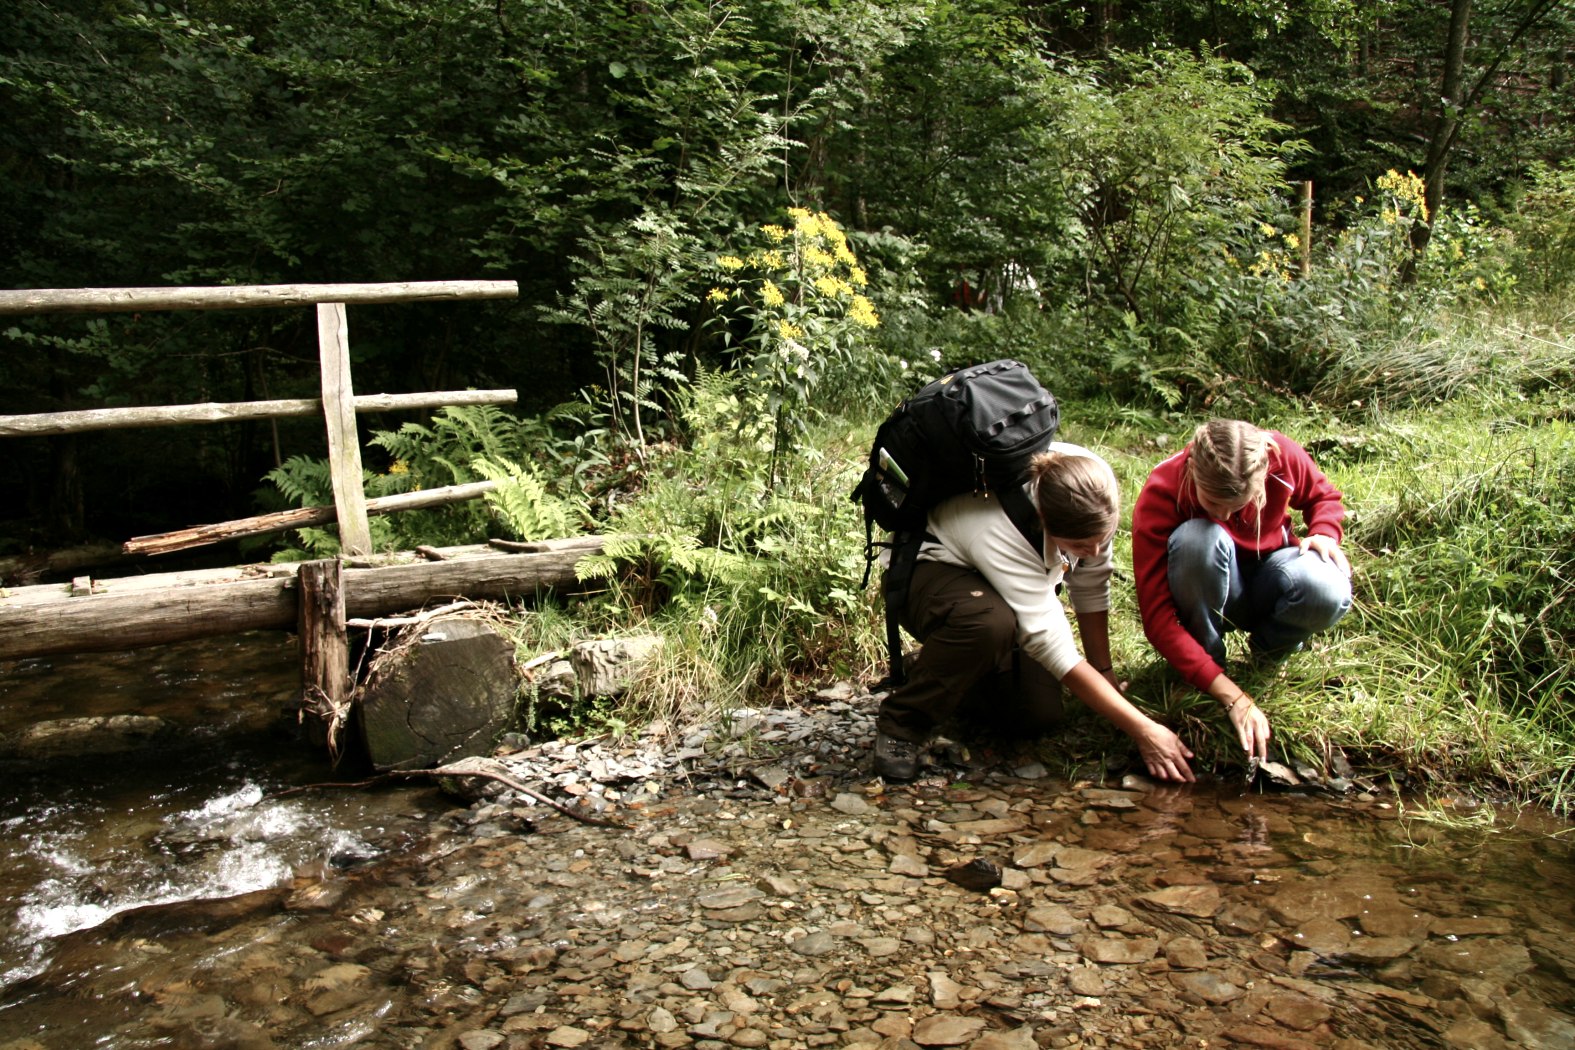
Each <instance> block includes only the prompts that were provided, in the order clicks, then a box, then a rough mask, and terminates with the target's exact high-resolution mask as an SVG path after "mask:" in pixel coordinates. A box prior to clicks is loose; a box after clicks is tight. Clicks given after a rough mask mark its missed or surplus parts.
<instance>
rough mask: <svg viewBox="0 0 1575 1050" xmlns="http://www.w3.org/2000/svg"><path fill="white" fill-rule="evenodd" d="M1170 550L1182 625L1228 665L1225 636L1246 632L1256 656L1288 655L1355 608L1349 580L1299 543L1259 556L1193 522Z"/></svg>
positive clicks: (1217, 529)
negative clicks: (1302, 547) (1232, 632)
mask: <svg viewBox="0 0 1575 1050" xmlns="http://www.w3.org/2000/svg"><path fill="white" fill-rule="evenodd" d="M1168 550H1169V559H1170V560H1169V578H1170V594H1171V597H1172V598H1173V599H1174V600H1175V603H1176V611H1177V613H1179V614H1180V618H1181V625H1182V626H1183V627H1185V628H1186V629H1187V633H1188V634H1190V635H1192V637H1193V638H1196V639H1197V641H1198V644H1199V645H1201V646H1203V648H1204V649H1205V650H1207V651H1208V654H1209V655H1210V656H1212V657H1213V658H1214V662H1215V663H1217V664H1219V665H1220V666H1222V667H1223V666H1224V664H1225V632H1226V631H1246V632H1247V634H1248V637H1249V638H1250V639H1251V644H1252V650H1253V652H1255V653H1261V654H1263V655H1265V656H1270V657H1274V656H1284V655H1286V654H1287V653H1293V652H1295V651H1296V650H1298V649H1300V648H1301V647H1302V645H1303V643H1305V642H1306V641H1307V639H1308V638H1310V637H1312V636H1313V635H1314V634H1317V633H1318V632H1319V631H1326V630H1328V629H1329V628H1330V627H1333V626H1334V625H1335V624H1336V623H1338V622H1339V620H1340V617H1342V616H1344V615H1345V614H1346V613H1347V612H1348V611H1349V610H1350V608H1351V580H1350V578H1349V577H1347V576H1346V575H1345V573H1343V572H1341V571H1340V570H1339V569H1338V568H1336V567H1335V566H1334V565H1333V564H1332V563H1330V562H1328V561H1325V560H1324V559H1323V558H1320V557H1319V556H1318V555H1316V554H1312V553H1308V554H1303V553H1302V552H1301V550H1300V549H1299V548H1297V547H1296V546H1295V545H1292V546H1289V547H1281V548H1280V549H1279V550H1277V551H1274V552H1272V553H1270V554H1268V555H1266V556H1264V557H1262V558H1259V557H1255V556H1253V555H1250V554H1246V553H1244V552H1242V551H1238V550H1237V549H1236V543H1235V541H1234V540H1232V539H1231V538H1230V534H1229V533H1227V532H1226V531H1225V529H1224V528H1223V527H1221V526H1219V525H1217V524H1215V523H1214V522H1212V521H1209V520H1208V519H1206V518H1193V519H1191V520H1190V521H1185V522H1182V524H1181V525H1180V526H1179V527H1178V528H1177V529H1176V531H1175V532H1172V533H1171V534H1170V543H1169V545H1168Z"/></svg>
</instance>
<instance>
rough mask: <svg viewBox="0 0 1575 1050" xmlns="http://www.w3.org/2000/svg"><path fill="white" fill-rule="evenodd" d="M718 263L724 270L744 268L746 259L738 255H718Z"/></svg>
mask: <svg viewBox="0 0 1575 1050" xmlns="http://www.w3.org/2000/svg"><path fill="white" fill-rule="evenodd" d="M716 264H717V265H718V266H720V267H721V268H722V269H724V270H742V269H743V268H744V260H742V259H740V258H739V257H738V256H736V255H718V256H717V257H716Z"/></svg>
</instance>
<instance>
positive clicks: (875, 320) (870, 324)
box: [848, 295, 880, 328]
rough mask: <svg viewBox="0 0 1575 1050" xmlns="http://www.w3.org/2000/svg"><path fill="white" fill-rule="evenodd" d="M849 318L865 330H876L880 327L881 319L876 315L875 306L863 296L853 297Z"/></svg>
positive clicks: (849, 308)
mask: <svg viewBox="0 0 1575 1050" xmlns="http://www.w3.org/2000/svg"><path fill="white" fill-rule="evenodd" d="M848 318H849V319H850V320H852V321H853V323H854V324H856V325H860V326H862V327H864V328H876V327H879V325H880V317H878V316H877V315H876V313H875V304H874V303H872V302H870V301H869V300H868V299H866V298H865V297H864V296H862V295H855V296H854V297H853V305H851V306H849V307H848Z"/></svg>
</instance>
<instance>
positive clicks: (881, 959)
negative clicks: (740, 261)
mask: <svg viewBox="0 0 1575 1050" xmlns="http://www.w3.org/2000/svg"><path fill="white" fill-rule="evenodd" d="M221 666H222V667H224V668H225V670H224V671H223V672H215V671H214V668H217V667H221ZM293 676H294V666H293V649H290V648H289V647H287V646H284V645H283V643H281V642H277V641H268V640H262V639H253V640H251V641H249V642H247V643H246V644H244V645H225V646H220V645H211V644H201V645H194V646H191V647H187V648H179V649H175V650H172V651H166V652H164V653H163V654H162V655H160V656H158V657H143V658H132V657H130V656H115V657H111V658H85V657H84V658H81V659H80V660H79V661H65V662H59V663H57V664H56V665H54V666H53V667H48V668H46V667H42V666H37V665H29V666H24V667H20V668H18V667H12V668H9V669H5V673H4V674H0V717H3V718H4V719H5V720H6V722H7V724H8V726H14V725H15V724H18V723H19V722H21V721H25V719H26V718H28V717H38V714H39V713H40V712H42V713H43V715H44V716H45V717H48V718H51V719H61V718H67V717H74V716H79V715H81V714H82V713H83V712H84V711H86V712H90V713H94V714H107V713H110V712H112V711H119V712H125V711H131V712H136V713H139V714H156V715H158V716H159V717H166V718H168V719H170V720H172V721H174V720H177V718H178V717H184V718H185V719H186V720H187V721H188V723H189V724H188V725H187V726H186V727H185V728H183V729H182V730H180V732H179V733H178V734H177V737H178V738H179V739H180V740H182V741H183V743H182V745H181V746H179V747H174V748H169V747H160V748H157V749H153V750H139V751H133V752H131V753H128V754H125V755H119V756H108V757H99V758H92V759H75V760H72V759H55V760H53V761H50V762H48V763H46V764H12V765H10V766H8V767H7V768H8V770H9V774H8V775H7V777H6V780H5V786H4V789H3V796H4V797H3V799H0V856H3V857H4V858H5V863H4V865H3V866H0V900H3V904H0V1048H4V1050H11V1048H12V1047H15V1048H16V1050H21V1048H24V1047H25V1048H27V1050H36V1048H40V1047H41V1048H44V1050H63V1048H67V1047H73V1048H74V1047H84V1046H104V1047H145V1046H146V1047H153V1046H161V1047H163V1046H174V1047H212V1048H218V1047H244V1048H248V1050H267V1048H269V1047H301V1048H306V1047H311V1048H320V1047H340V1046H373V1047H384V1046H386V1047H451V1046H461V1047H464V1048H466V1050H478V1048H479V1050H490V1048H496V1047H502V1048H504V1050H524V1048H527V1047H543V1046H550V1047H573V1046H581V1045H584V1046H596V1047H599V1046H609V1047H625V1046H627V1047H649V1046H660V1047H682V1046H694V1047H697V1048H702V1050H723V1048H725V1047H730V1046H740V1047H749V1046H757V1047H768V1048H773V1050H796V1048H798V1047H822V1046H824V1047H858V1048H864V1050H874V1048H876V1047H903V1046H907V1047H911V1046H913V1045H915V1044H917V1045H919V1046H951V1045H956V1046H970V1047H975V1048H977V1050H984V1048H987V1047H988V1048H1000V1047H1019V1048H1021V1050H1028V1048H1029V1047H1067V1048H1071V1047H1132V1046H1144V1047H1170V1046H1186V1047H1197V1048H1202V1047H1217V1046H1260V1047H1275V1048H1279V1050H1312V1048H1313V1047H1319V1048H1323V1047H1335V1048H1338V1050H1356V1048H1357V1047H1372V1046H1377V1047H1406V1048H1409V1047H1419V1048H1420V1047H1438V1046H1444V1047H1461V1048H1466V1047H1469V1048H1472V1050H1500V1048H1502V1050H1515V1048H1522V1047H1525V1048H1558V1050H1568V1047H1570V1046H1572V1045H1575V841H1572V835H1571V833H1570V828H1569V827H1568V826H1567V825H1566V824H1564V823H1563V822H1560V821H1556V820H1552V819H1550V818H1548V817H1546V816H1545V815H1541V814H1538V813H1535V812H1528V813H1513V812H1509V811H1505V810H1502V809H1494V808H1492V807H1484V806H1474V805H1470V804H1466V803H1458V804H1452V805H1451V804H1434V805H1433V806H1432V807H1431V808H1430V809H1427V810H1423V809H1421V808H1420V807H1419V806H1418V805H1416V804H1414V803H1412V804H1406V803H1405V802H1403V801H1402V800H1399V799H1395V798H1392V797H1384V796H1345V797H1340V798H1335V797H1332V796H1303V795H1289V794H1259V793H1256V792H1249V791H1246V790H1244V789H1243V787H1242V785H1241V784H1239V783H1210V784H1200V785H1198V786H1196V787H1191V788H1186V789H1180V788H1159V789H1155V788H1154V787H1153V786H1152V785H1147V784H1143V783H1141V782H1132V783H1129V784H1126V785H1122V786H1114V785H1098V784H1086V783H1085V784H1065V783H1061V782H1057V781H1054V780H1052V779H1050V778H1048V777H1045V776H1043V774H1042V771H1039V772H1037V773H1035V772H1033V771H1031V770H1029V769H1027V768H1026V767H1021V766H1017V767H1012V768H1006V769H993V770H984V769H980V770H975V771H974V772H973V773H970V774H969V775H966V776H962V775H959V774H956V773H953V774H950V775H945V776H933V777H929V778H926V779H924V780H921V781H920V782H918V783H916V784H914V785H911V786H906V787H888V786H886V785H883V784H881V783H880V782H879V781H877V780H872V779H871V778H869V777H868V775H867V774H866V773H864V772H863V771H862V768H861V763H862V758H863V753H864V749H865V748H866V747H867V743H868V741H867V739H866V737H867V734H868V732H869V722H868V719H869V716H870V713H871V709H870V707H869V705H868V704H863V705H862V706H861V703H862V701H863V700H865V699H867V698H859V699H856V700H855V701H853V702H852V703H846V704H832V705H829V707H825V706H821V707H806V708H804V709H802V710H798V711H781V712H762V713H755V714H754V715H752V716H751V718H752V725H751V728H750V733H751V735H752V737H753V740H754V743H753V747H754V748H755V749H756V752H758V751H759V750H760V749H761V748H765V749H767V750H770V749H772V748H775V751H774V752H773V753H772V754H771V755H770V756H769V758H768V759H765V760H759V759H751V760H750V761H749V762H745V763H742V764H738V765H736V766H734V767H731V768H730V770H729V771H727V772H725V773H723V772H718V771H717V770H716V769H715V768H713V769H711V770H710V771H709V772H706V773H703V774H702V773H696V772H693V771H691V772H690V773H688V774H685V775H683V776H678V777H672V778H669V779H666V780H664V781H663V782H662V783H660V784H658V783H656V781H657V780H658V779H660V777H659V776H658V775H657V771H658V769H659V767H658V764H656V763H654V762H645V764H644V765H639V764H638V763H639V761H641V759H640V755H639V754H638V753H637V752H638V746H636V745H631V744H627V743H624V744H617V745H614V744H611V743H610V744H608V745H606V746H605V747H603V746H601V745H598V746H595V747H584V746H582V747H580V748H578V749H576V748H572V747H567V746H565V747H556V745H553V746H554V747H556V749H555V750H551V751H550V752H549V751H548V750H546V747H547V746H546V745H544V746H543V748H538V749H534V752H533V753H534V754H535V758H534V759H533V761H535V762H536V763H537V764H536V765H535V766H533V767H532V771H531V773H530V774H529V777H528V778H529V779H531V780H532V781H533V782H534V783H538V784H544V785H548V786H550V787H551V788H552V790H553V791H554V793H560V792H561V793H563V794H565V796H569V795H574V794H584V793H585V792H587V791H589V792H590V793H591V794H595V793H596V792H598V791H602V790H603V789H604V785H602V784H599V783H598V782H597V777H598V776H602V777H603V779H606V778H607V777H611V776H614V775H615V773H616V769H617V768H619V764H620V763H622V764H623V765H622V768H625V769H628V768H640V769H643V770H645V771H646V772H645V773H644V774H639V775H637V776H636V777H630V776H629V775H628V774H627V773H626V774H624V781H622V782H620V783H619V784H618V786H617V791H616V792H612V791H610V790H608V792H607V794H608V797H614V798H617V799H619V802H618V806H619V808H620V812H622V813H623V815H624V816H625V817H626V819H627V820H628V823H629V825H630V827H628V828H624V829H619V828H607V827H593V826H588V825H585V824H581V823H578V822H575V821H573V820H570V819H569V818H568V817H566V816H562V815H559V814H557V813H554V812H550V811H547V810H546V809H545V807H542V806H539V805H531V804H527V802H528V800H521V799H519V798H517V797H516V798H512V799H511V798H510V797H505V798H504V799H503V800H501V801H494V802H478V803H476V804H475V805H474V806H470V807H465V806H463V805H461V804H459V803H456V802H454V801H452V800H450V799H448V798H446V797H444V796H441V795H440V794H439V793H438V792H436V791H435V790H434V789H432V788H431V787H429V786H425V785H424V784H421V783H416V784H410V785H404V786H400V787H398V788H395V789H392V790H376V791H369V790H311V791H305V792H299V793H288V794H282V793H281V792H283V791H284V789H286V788H288V787H289V786H290V785H300V784H310V783H313V782H317V781H322V780H327V779H336V778H337V779H343V775H342V774H335V773H333V772H332V771H330V770H328V769H327V768H326V765H325V764H324V763H322V762H320V761H318V760H316V759H315V757H314V756H313V755H312V754H311V753H310V749H307V748H305V747H304V746H303V745H302V744H301V743H300V742H298V741H295V740H292V739H290V738H289V737H288V735H285V734H280V733H277V732H270V731H269V727H272V728H273V729H276V728H277V721H278V720H277V713H278V711H279V710H280V705H281V704H285V703H288V701H289V700H290V699H291V697H292V696H293V691H294V688H295V684H294V677H293ZM83 681H88V682H91V683H92V684H91V690H90V693H88V694H84V695H80V696H77V697H75V698H71V699H63V698H62V697H61V696H60V695H58V691H59V690H61V689H64V690H66V691H67V692H71V691H73V690H79V689H80V688H81V687H80V686H79V685H78V684H74V683H81V682H83ZM177 701H178V702H177ZM181 712H185V714H184V716H182V715H181ZM836 712H841V713H836ZM194 719H195V720H196V721H193V720H194ZM202 719H208V720H210V721H216V720H218V721H222V720H225V719H228V720H229V729H230V731H228V732H225V733H217V732H213V731H211V730H204V729H200V728H196V725H197V724H198V723H200V722H201V720H202ZM822 720H825V721H822ZM247 727H249V728H247ZM8 731H10V730H9V729H8ZM838 738H842V739H841V740H840V741H839V739H838ZM692 743H693V742H692V741H686V742H685V743H684V746H685V747H686V748H687V747H690V746H691V744H692ZM839 747H840V748H841V750H840V751H839V750H838V748H839ZM669 750H671V747H670V746H669ZM693 750H694V752H695V754H696V755H699V754H700V753H701V752H702V751H706V750H707V749H706V748H704V747H694V748H693ZM839 756H840V757H839ZM697 761H698V759H697ZM761 761H766V762H768V763H769V764H768V765H764V766H762V765H761ZM631 763H633V764H634V765H631ZM746 767H747V772H745V769H746ZM597 770H601V771H603V772H602V773H601V774H598V773H596V772H595V771H597ZM607 770H613V771H614V772H613V773H607V772H606V771H607ZM517 775H518V776H521V777H526V776H527V774H525V773H523V772H521V773H518V774H517ZM639 776H645V777H647V778H648V779H647V780H646V781H645V782H641V781H640V780H639V779H638V777H639ZM553 778H555V779H553ZM955 870H964V871H965V872H967V873H971V874H973V875H975V876H977V875H978V874H979V873H980V872H984V873H985V874H986V876H987V878H986V880H985V885H986V888H987V892H984V891H983V890H982V889H981V888H980V887H971V888H970V887H966V886H965V883H968V881H969V880H968V879H966V878H961V877H959V876H955V875H954V874H952V873H953V872H954V871H955ZM988 887H993V888H988Z"/></svg>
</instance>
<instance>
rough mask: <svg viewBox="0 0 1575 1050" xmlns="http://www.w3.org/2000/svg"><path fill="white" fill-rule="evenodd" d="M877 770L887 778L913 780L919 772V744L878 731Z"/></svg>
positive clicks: (876, 739) (876, 745)
mask: <svg viewBox="0 0 1575 1050" xmlns="http://www.w3.org/2000/svg"><path fill="white" fill-rule="evenodd" d="M875 772H876V773H877V774H879V775H880V776H883V777H885V778H886V779H887V780H912V779H913V778H914V777H915V776H917V775H918V773H919V745H918V744H915V743H914V742H913V741H911V740H902V739H899V738H898V737H894V736H888V735H887V734H885V733H876V734H875Z"/></svg>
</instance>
